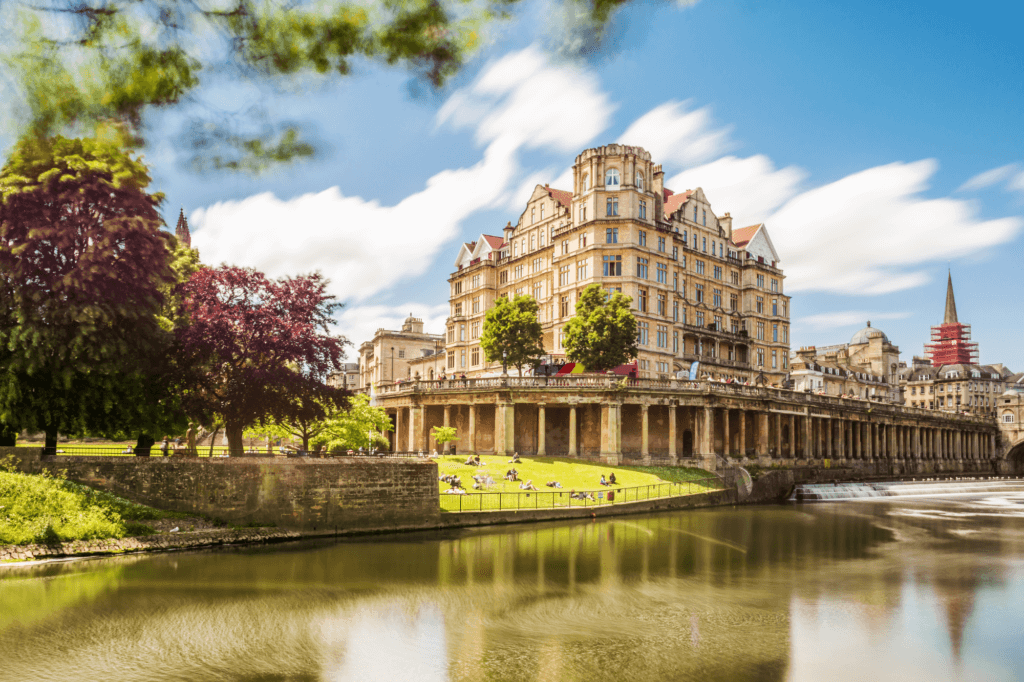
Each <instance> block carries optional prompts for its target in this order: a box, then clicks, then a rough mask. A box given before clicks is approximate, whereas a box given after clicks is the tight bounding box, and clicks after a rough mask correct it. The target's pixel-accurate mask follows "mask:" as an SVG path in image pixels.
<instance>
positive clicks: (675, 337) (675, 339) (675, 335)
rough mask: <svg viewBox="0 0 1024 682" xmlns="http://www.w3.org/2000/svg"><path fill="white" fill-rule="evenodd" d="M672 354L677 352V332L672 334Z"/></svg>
mask: <svg viewBox="0 0 1024 682" xmlns="http://www.w3.org/2000/svg"><path fill="white" fill-rule="evenodd" d="M672 352H673V353H678V352H679V332H672Z"/></svg>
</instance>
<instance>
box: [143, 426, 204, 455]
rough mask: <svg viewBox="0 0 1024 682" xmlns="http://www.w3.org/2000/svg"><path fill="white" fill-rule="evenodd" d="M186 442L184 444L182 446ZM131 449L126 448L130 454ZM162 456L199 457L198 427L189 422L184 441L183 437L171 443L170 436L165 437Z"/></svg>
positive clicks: (161, 451)
mask: <svg viewBox="0 0 1024 682" xmlns="http://www.w3.org/2000/svg"><path fill="white" fill-rule="evenodd" d="M182 440H184V441H185V442H184V444H182ZM130 451H131V448H126V449H125V452H126V453H127V452H130ZM160 454H161V455H163V456H164V457H167V456H169V455H171V454H176V455H188V456H191V457H198V456H199V451H198V450H197V449H196V426H195V424H193V423H191V422H189V425H188V431H186V432H185V437H184V439H182V437H181V436H176V437H175V438H174V442H173V443H172V442H171V437H170V436H164V438H163V440H162V441H160Z"/></svg>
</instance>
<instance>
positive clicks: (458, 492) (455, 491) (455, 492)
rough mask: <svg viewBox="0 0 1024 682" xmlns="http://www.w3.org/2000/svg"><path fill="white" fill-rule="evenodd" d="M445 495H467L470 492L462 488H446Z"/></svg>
mask: <svg viewBox="0 0 1024 682" xmlns="http://www.w3.org/2000/svg"><path fill="white" fill-rule="evenodd" d="M444 492H445V495H467V494H468V493H467V492H466V491H465V490H463V489H462V488H454V487H453V488H448V490H445V491H444Z"/></svg>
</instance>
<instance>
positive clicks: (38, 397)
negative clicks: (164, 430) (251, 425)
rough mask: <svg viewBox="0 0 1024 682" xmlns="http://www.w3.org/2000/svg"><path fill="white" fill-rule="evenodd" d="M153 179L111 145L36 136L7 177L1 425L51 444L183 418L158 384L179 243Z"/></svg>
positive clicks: (2, 190) (1, 189) (0, 306)
mask: <svg viewBox="0 0 1024 682" xmlns="http://www.w3.org/2000/svg"><path fill="white" fill-rule="evenodd" d="M149 182H150V179H149V176H148V174H147V172H146V168H145V166H143V165H142V163H140V162H139V161H138V160H136V159H134V158H133V157H132V156H131V155H130V154H126V153H124V152H122V151H121V150H120V149H119V147H118V145H117V144H116V143H114V142H112V141H109V140H102V139H65V138H62V137H57V138H52V139H34V138H27V139H24V140H22V141H21V142H19V143H18V145H17V147H16V148H15V151H14V153H13V154H12V155H11V157H10V159H9V160H8V161H7V163H6V164H5V165H4V167H3V169H2V170H0V244H3V248H0V422H2V423H5V424H7V425H8V426H10V427H14V428H19V429H21V428H24V429H30V430H34V431H43V432H44V433H45V434H46V445H47V447H53V446H55V445H56V439H57V434H58V432H64V433H69V432H81V431H85V430H89V431H93V432H104V431H107V432H113V431H121V430H123V429H124V428H126V427H132V426H135V427H139V428H152V427H153V426H154V424H155V425H158V426H161V425H163V426H166V425H167V424H170V423H172V422H175V421H176V420H177V419H178V418H180V413H178V412H177V411H176V409H175V406H174V405H173V399H172V396H170V395H169V394H167V393H166V392H164V391H163V388H164V387H165V384H164V383H163V382H162V381H161V380H159V379H158V378H157V377H158V376H159V375H160V374H161V373H162V372H163V370H164V368H165V367H166V358H167V349H168V347H169V344H170V341H171V336H170V334H169V332H168V331H166V330H164V329H162V328H161V326H160V324H159V322H158V316H159V315H160V313H161V311H162V310H163V306H164V303H165V296H164V291H165V290H166V289H167V288H168V287H169V285H170V284H172V283H173V281H174V273H173V271H172V269H171V265H170V263H171V257H172V248H173V240H174V238H173V237H172V236H171V235H170V234H169V233H167V232H163V231H161V229H160V227H161V225H163V220H162V219H161V217H160V215H159V214H158V212H157V208H158V207H159V205H160V203H161V202H162V200H163V196H162V195H160V194H148V193H147V192H146V191H145V188H146V187H147V186H148V185H149Z"/></svg>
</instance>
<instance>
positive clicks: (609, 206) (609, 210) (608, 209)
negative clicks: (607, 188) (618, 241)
mask: <svg viewBox="0 0 1024 682" xmlns="http://www.w3.org/2000/svg"><path fill="white" fill-rule="evenodd" d="M605 215H612V216H614V215H619V199H618V197H608V199H607V201H605Z"/></svg>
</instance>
